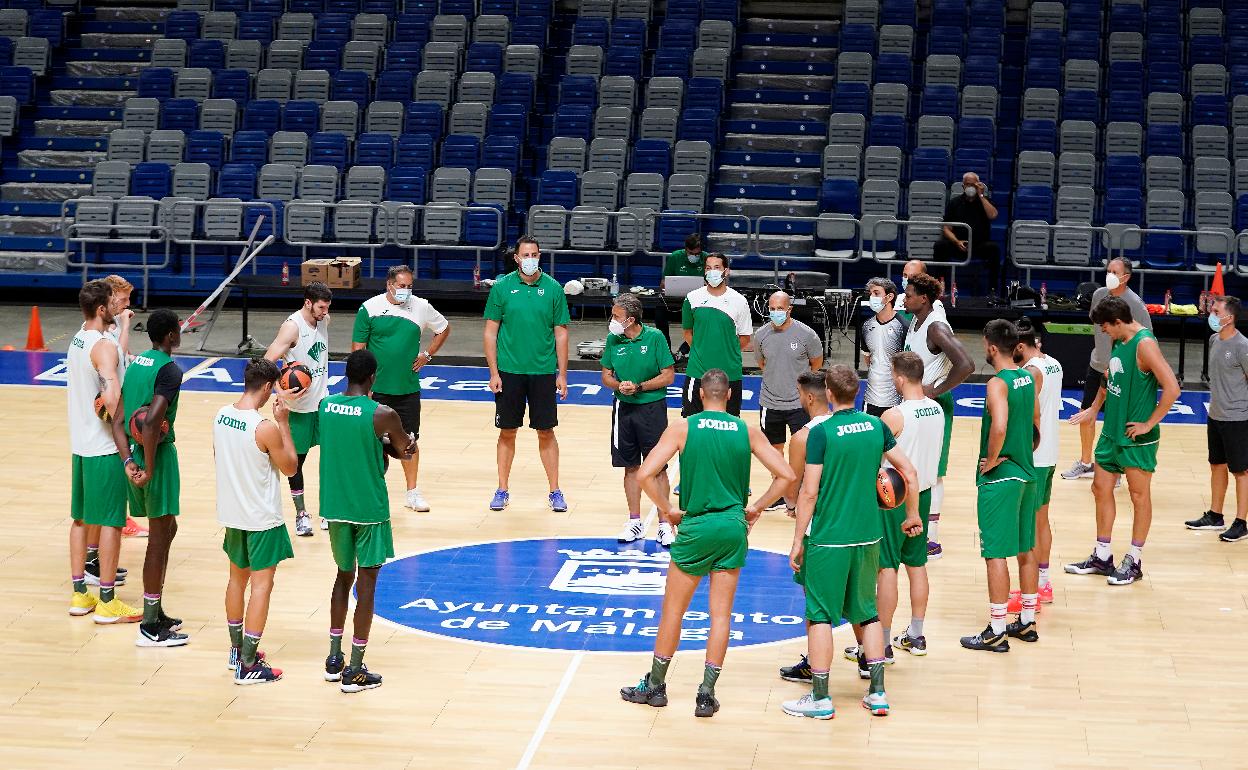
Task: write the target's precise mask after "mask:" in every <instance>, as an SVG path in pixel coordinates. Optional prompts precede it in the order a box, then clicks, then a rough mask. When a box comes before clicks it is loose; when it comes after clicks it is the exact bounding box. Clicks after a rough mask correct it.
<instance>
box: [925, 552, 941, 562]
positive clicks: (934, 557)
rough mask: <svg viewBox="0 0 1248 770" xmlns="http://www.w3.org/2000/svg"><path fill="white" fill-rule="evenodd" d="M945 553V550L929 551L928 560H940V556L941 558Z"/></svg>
mask: <svg viewBox="0 0 1248 770" xmlns="http://www.w3.org/2000/svg"><path fill="white" fill-rule="evenodd" d="M944 555H945V554H944V552H941V553H929V554H928V555H927V560H928V561H940V558H941V557H942V556H944Z"/></svg>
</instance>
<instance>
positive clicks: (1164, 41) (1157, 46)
mask: <svg viewBox="0 0 1248 770" xmlns="http://www.w3.org/2000/svg"><path fill="white" fill-rule="evenodd" d="M1147 48H1148V51H1147V55H1148V64H1149V66H1150V67H1151V66H1153V65H1155V64H1173V65H1176V66H1177V65H1180V64H1182V63H1183V39H1182V38H1180V37H1179V34H1178V32H1162V31H1160V30H1153V31H1151V32H1149V33H1148V42H1147Z"/></svg>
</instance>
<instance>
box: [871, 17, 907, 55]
mask: <svg viewBox="0 0 1248 770" xmlns="http://www.w3.org/2000/svg"><path fill="white" fill-rule="evenodd" d="M877 45H878V48H879V52H880V55H881V56H883V55H884V54H886V53H896V54H901V55H902V56H905V57H907V58H910V57H912V56H913V55H914V27H911V26H908V25H905V24H885V25H884V26H882V27H880V34H879V41H878V44H877Z"/></svg>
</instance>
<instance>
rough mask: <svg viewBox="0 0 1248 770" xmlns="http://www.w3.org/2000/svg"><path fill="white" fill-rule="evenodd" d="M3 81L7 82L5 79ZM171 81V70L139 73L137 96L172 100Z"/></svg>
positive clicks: (148, 70)
mask: <svg viewBox="0 0 1248 770" xmlns="http://www.w3.org/2000/svg"><path fill="white" fill-rule="evenodd" d="M27 72H29V70H27ZM9 74H12V73H9ZM5 79H6V81H7V77H6V78H5ZM173 80H174V78H173V70H171V69H168V68H167V67H149V68H148V69H145V70H143V71H142V72H140V73H139V91H138V94H139V96H143V97H151V98H153V99H172V98H173ZM31 86H32V87H33V86H34V83H31Z"/></svg>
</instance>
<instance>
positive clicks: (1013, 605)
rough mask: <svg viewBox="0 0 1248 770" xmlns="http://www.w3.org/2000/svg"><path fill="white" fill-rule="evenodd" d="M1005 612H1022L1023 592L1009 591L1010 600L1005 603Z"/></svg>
mask: <svg viewBox="0 0 1248 770" xmlns="http://www.w3.org/2000/svg"><path fill="white" fill-rule="evenodd" d="M1005 611H1006V612H1022V611H1023V592H1022V591H1010V601H1009V603H1008V604H1006V605H1005Z"/></svg>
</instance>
